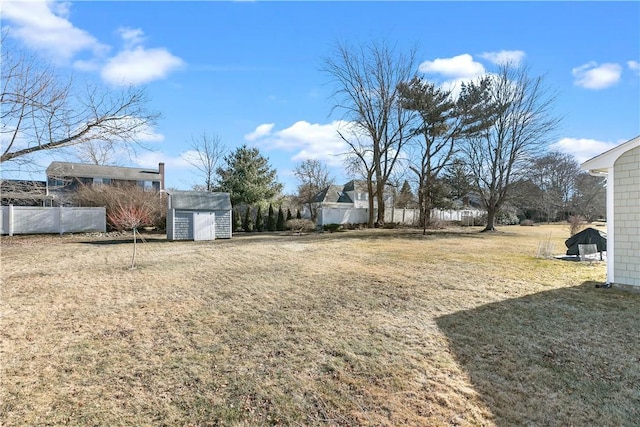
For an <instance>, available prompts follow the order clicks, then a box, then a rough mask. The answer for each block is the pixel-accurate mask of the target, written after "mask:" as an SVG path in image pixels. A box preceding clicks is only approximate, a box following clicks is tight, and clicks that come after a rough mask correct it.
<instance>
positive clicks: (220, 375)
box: [0, 226, 640, 426]
mask: <svg viewBox="0 0 640 427" xmlns="http://www.w3.org/2000/svg"><path fill="white" fill-rule="evenodd" d="M478 231H479V229H477V228H470V229H451V230H443V231H434V232H431V233H429V234H428V235H427V236H423V235H422V234H421V232H419V231H412V230H361V231H348V232H344V233H325V234H309V235H303V236H293V235H287V234H284V233H282V234H271V233H265V234H253V235H248V236H240V235H239V236H237V237H234V238H233V239H232V240H227V241H223V240H217V241H215V242H168V241H166V240H164V236H148V238H147V242H146V243H143V244H141V245H140V246H139V248H138V267H137V268H136V269H134V270H131V269H129V268H128V266H129V263H130V257H131V251H132V244H131V243H130V241H131V239H119V240H108V238H105V237H88V236H80V235H78V236H14V237H3V238H2V240H1V245H2V246H1V250H2V257H1V261H2V266H1V279H2V285H1V324H0V334H1V338H0V340H1V345H2V347H1V349H0V351H1V353H0V362H1V366H0V373H1V378H0V424H2V425H3V426H23V425H78V426H79V425H101V426H115V425H131V426H144V425H154V426H157V425H167V426H174V425H180V426H207V425H210V426H214V425H225V426H261V425H291V426H307V425H372V426H373V425H375V426H399V425H416V426H417V425H421V426H448V425H459V426H472V425H486V426H492V425H496V426H511V425H529V426H551V425H558V426H569V425H575V426H583V425H598V426H605V425H615V426H631V425H638V423H639V421H638V420H640V338H639V337H640V295H638V294H632V293H627V292H623V291H619V290H615V289H597V288H595V287H594V284H596V283H600V282H602V281H604V279H605V265H604V263H579V262H569V261H561V260H556V259H540V258H536V252H537V249H538V244H539V243H540V242H541V241H545V240H547V239H550V240H551V241H552V242H554V243H555V247H556V252H558V253H562V252H564V250H565V248H564V244H563V242H564V240H565V239H566V238H567V237H568V236H567V233H568V231H567V227H566V226H539V227H518V226H515V227H503V228H501V229H500V231H499V232H498V233H492V234H486V233H484V234H481V233H479V232H478Z"/></svg>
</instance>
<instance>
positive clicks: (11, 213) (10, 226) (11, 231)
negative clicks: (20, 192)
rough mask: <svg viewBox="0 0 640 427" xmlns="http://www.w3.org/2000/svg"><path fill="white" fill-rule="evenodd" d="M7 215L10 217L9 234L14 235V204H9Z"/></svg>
mask: <svg viewBox="0 0 640 427" xmlns="http://www.w3.org/2000/svg"><path fill="white" fill-rule="evenodd" d="M7 216H8V217H9V224H8V225H9V230H8V231H9V236H13V205H9V212H8V213H7Z"/></svg>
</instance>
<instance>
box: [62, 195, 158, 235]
mask: <svg viewBox="0 0 640 427" xmlns="http://www.w3.org/2000/svg"><path fill="white" fill-rule="evenodd" d="M73 201H74V202H75V204H77V205H79V206H85V207H95V206H104V207H105V211H106V215H107V225H108V226H109V228H110V229H122V228H128V229H131V227H126V226H124V225H123V223H120V222H118V223H117V224H116V223H115V222H114V221H112V220H110V218H113V219H115V218H120V217H122V215H121V214H122V213H123V211H128V212H134V211H135V212H138V213H139V212H144V213H145V215H144V217H145V220H144V221H143V222H144V224H140V226H155V227H156V228H158V229H161V230H164V229H165V226H166V221H167V200H166V195H165V194H163V193H157V192H155V191H144V190H143V189H141V188H139V187H137V186H132V185H83V186H81V187H79V188H78V190H77V191H76V193H75V194H74V196H73Z"/></svg>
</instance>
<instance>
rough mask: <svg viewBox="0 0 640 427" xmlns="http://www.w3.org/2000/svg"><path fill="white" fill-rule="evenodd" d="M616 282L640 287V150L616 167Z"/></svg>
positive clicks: (622, 157)
mask: <svg viewBox="0 0 640 427" xmlns="http://www.w3.org/2000/svg"><path fill="white" fill-rule="evenodd" d="M614 239H615V242H614V244H615V251H614V277H615V282H616V283H618V284H624V285H633V286H640V147H636V148H634V149H631V150H629V151H627V152H626V153H624V154H622V155H621V156H620V157H619V158H618V160H616V162H615V164H614Z"/></svg>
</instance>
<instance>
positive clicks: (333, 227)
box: [322, 224, 343, 233]
mask: <svg viewBox="0 0 640 427" xmlns="http://www.w3.org/2000/svg"><path fill="white" fill-rule="evenodd" d="M322 229H323V230H324V231H328V232H330V233H333V232H336V231H342V229H343V228H342V224H325V225H323V226H322Z"/></svg>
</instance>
